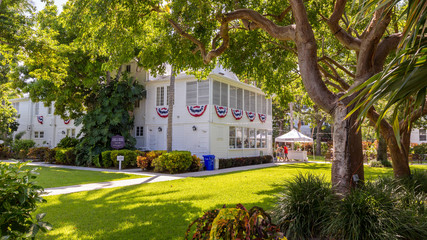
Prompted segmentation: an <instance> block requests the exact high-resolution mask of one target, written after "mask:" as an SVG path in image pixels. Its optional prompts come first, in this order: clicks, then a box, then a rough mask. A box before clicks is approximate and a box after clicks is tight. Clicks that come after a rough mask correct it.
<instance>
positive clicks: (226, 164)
mask: <svg viewBox="0 0 427 240" xmlns="http://www.w3.org/2000/svg"><path fill="white" fill-rule="evenodd" d="M272 162H273V157H272V156H270V155H266V156H257V157H241V158H220V159H219V169H224V168H232V167H241V166H248V165H256V164H263V163H272Z"/></svg>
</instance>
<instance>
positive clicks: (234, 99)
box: [230, 86, 237, 109]
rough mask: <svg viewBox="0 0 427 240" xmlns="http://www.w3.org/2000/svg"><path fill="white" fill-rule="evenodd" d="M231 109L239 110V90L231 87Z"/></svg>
mask: <svg viewBox="0 0 427 240" xmlns="http://www.w3.org/2000/svg"><path fill="white" fill-rule="evenodd" d="M230 108H233V109H236V108H237V88H236V87H233V86H230Z"/></svg>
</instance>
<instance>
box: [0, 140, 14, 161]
mask: <svg viewBox="0 0 427 240" xmlns="http://www.w3.org/2000/svg"><path fill="white" fill-rule="evenodd" d="M10 155H11V153H10V148H9V147H8V146H5V145H4V144H0V159H4V158H6V159H7V158H9V157H10Z"/></svg>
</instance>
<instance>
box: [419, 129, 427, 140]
mask: <svg viewBox="0 0 427 240" xmlns="http://www.w3.org/2000/svg"><path fill="white" fill-rule="evenodd" d="M426 140H427V133H426V130H425V129H420V141H426Z"/></svg>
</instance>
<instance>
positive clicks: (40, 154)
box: [27, 147, 49, 161]
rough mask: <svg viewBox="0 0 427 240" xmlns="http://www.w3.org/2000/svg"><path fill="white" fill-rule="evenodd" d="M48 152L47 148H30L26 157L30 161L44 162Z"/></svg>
mask: <svg viewBox="0 0 427 240" xmlns="http://www.w3.org/2000/svg"><path fill="white" fill-rule="evenodd" d="M48 152H49V148H48V147H36V148H30V149H29V150H28V154H27V157H28V158H31V159H38V160H40V161H44V159H45V156H46V155H47V154H48Z"/></svg>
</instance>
